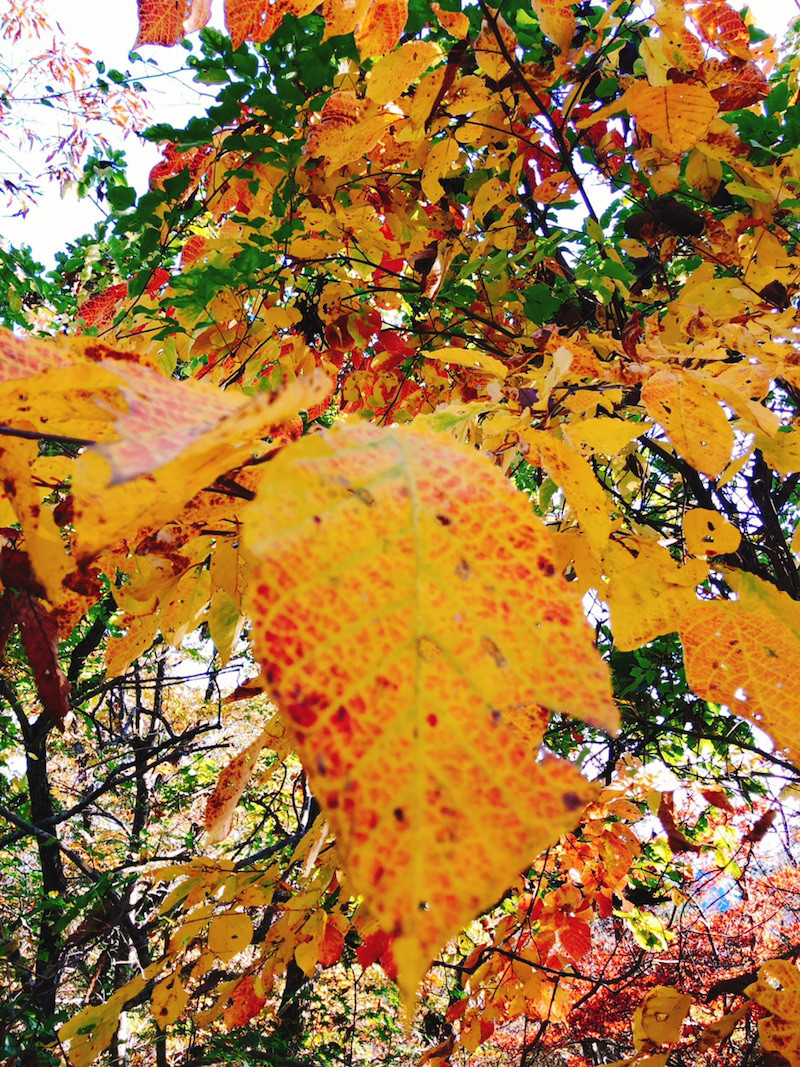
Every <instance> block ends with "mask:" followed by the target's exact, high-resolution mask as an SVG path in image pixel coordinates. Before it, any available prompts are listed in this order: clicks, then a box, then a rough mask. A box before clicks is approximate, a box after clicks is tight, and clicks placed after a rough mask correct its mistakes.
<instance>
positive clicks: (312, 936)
mask: <svg viewBox="0 0 800 1067" xmlns="http://www.w3.org/2000/svg"><path fill="white" fill-rule="evenodd" d="M327 921H328V916H327V914H326V912H324V911H323V910H322V909H321V908H317V909H316V911H313V912H312V913H311V916H310V918H309V919H308V921H307V922H306V923H305V924H304V925H303V928H302V930H301V931H300V934H299V936H300V937H301V938H303V939H304V940H302V941H301V942H300V944H299V945H298V946H297V948H296V949H295V950H294V958H295V960H296V962H297V966H298V967H299V968H300V970H301V971H302V972H303V974H304V975H305V976H306V977H307V978H313V977H314V971H315V970H316V969H317V963H319V956H320V950H321V948H322V939H323V937H324V936H325V926H326V924H327Z"/></svg>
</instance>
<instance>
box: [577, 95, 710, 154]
mask: <svg viewBox="0 0 800 1067" xmlns="http://www.w3.org/2000/svg"><path fill="white" fill-rule="evenodd" d="M718 110H719V106H718V104H717V102H716V100H715V99H714V97H713V96H712V95H711V93H710V92H709V91H708V89H706V88H705V86H703V85H692V84H686V85H683V84H677V85H676V84H673V83H670V84H668V85H662V86H657V85H648V84H647V82H644V81H636V82H634V83H633V85H631V86H629V88H627V89H626V90H625V92H624V93H623V94H622V96H621V97H620V98H619V99H618V100H615V101H614V103H613V104H608V105H606V107H603V108H600V110H599V111H595V112H594V113H593V114H592V116H591V118H585V119H581V120H580V121H579V122H578V124H577V125H578V126H579V127H586V126H590V125H593V124H595V123H597V122H598V121H599V120H600V119H605V118H607V117H608V116H610V115H616V114H619V112H620V111H627V112H628V114H629V115H631V116H632V117H633V118H635V119H636V122H637V123H638V124H639V125H640V126H641V127H642V128H643V129H645V130H647V131H648V132H649V133H652V134H654V135H655V136H656V137H658V139H659V141H660V142H661V144H662V145H663V147H664V148H665V149H667V151H669V152H674V153H675V154H676V155H679V154H680V153H682V152H688V151H689V150H690V149H691V148H694V146H695V145H696V144H698V142H700V141H702V139H703V137H704V136H705V133H706V130H708V128H709V126H710V125H711V120H712V119H713V118H714V116H715V115H716V114H717V111H718Z"/></svg>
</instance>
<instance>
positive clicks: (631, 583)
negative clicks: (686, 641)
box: [601, 537, 708, 652]
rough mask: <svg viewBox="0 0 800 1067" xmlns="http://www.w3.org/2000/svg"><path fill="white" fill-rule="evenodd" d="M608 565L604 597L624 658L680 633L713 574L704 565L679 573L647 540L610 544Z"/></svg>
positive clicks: (694, 564)
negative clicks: (700, 589) (664, 636)
mask: <svg viewBox="0 0 800 1067" xmlns="http://www.w3.org/2000/svg"><path fill="white" fill-rule="evenodd" d="M604 562H605V569H606V573H607V575H608V579H609V585H608V587H607V589H606V590H605V591H603V592H601V596H602V598H603V599H604V600H606V601H607V602H608V606H609V609H610V611H611V629H612V630H613V632H614V642H615V644H616V645H617V647H618V648H619V649H620V650H621V651H623V652H630V651H631V650H632V649H634V648H641V646H642V645H646V644H647V643H648V642H649V641H652V640H653V639H654V638H655V637H658V636H659V635H660V634H668V633H673V632H674V631H675V630H677V629H678V628H679V626H680V624H681V620H682V619H683V617H684V615H685V614H686V613H687V612H689V611H691V610H692V609H693V608H694V607H695V605H696V603H697V598H696V596H695V587H696V586H697V585H698V584H699V583H700V582H701V581H703V579H704V578H705V577H706V574H707V573H708V567H707V566H706V565H705V564H704V563H702V562H701V561H700V560H692V561H691V562H690V563H687V564H686V565H685V566H684V567H679V566H678V564H677V563H676V562H675V560H673V558H672V557H671V556H670V554H669V552H668V551H667V549H666V548H663V547H662V546H661V545H659V544H658V543H657V542H655V541H648V540H645V539H644V538H642V537H629V538H626V539H625V541H624V542H623V543H621V544H619V543H615V542H611V543H610V544H609V546H608V549H607V551H606V553H605V558H604Z"/></svg>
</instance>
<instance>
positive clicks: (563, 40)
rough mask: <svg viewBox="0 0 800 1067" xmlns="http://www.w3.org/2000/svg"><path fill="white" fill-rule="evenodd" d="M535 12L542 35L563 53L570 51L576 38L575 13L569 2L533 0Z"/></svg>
mask: <svg viewBox="0 0 800 1067" xmlns="http://www.w3.org/2000/svg"><path fill="white" fill-rule="evenodd" d="M533 10H534V11H535V12H536V15H537V17H538V19H539V26H540V27H541V29H542V33H543V34H544V35H545V36H546V37H549V38H550V40H551V41H552V42H553V44H555V45H558V47H559V49H560V51H561V53H562V54H563V53H565V52H568V51H569V46H570V44H571V43H572V38H573V37H574V36H575V12H574V11H573V10H572V4H570V3H569V2H568V0H533Z"/></svg>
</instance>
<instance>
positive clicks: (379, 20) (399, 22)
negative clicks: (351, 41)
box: [356, 0, 408, 59]
mask: <svg viewBox="0 0 800 1067" xmlns="http://www.w3.org/2000/svg"><path fill="white" fill-rule="evenodd" d="M407 21H408V0H371V2H370V5H369V7H368V9H367V12H366V14H365V15H364V16H363V18H362V19H361V21H360V22H359V24H358V28H357V29H356V45H357V46H358V51H359V55H360V56H361V58H362V59H368V58H369V57H371V56H385V55H386V53H387V52H391V50H392V49H393V48H394V47H395V45H397V44H398V43H399V41H400V37H401V36H402V33H403V30H404V29H405V28H406V22H407Z"/></svg>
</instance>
